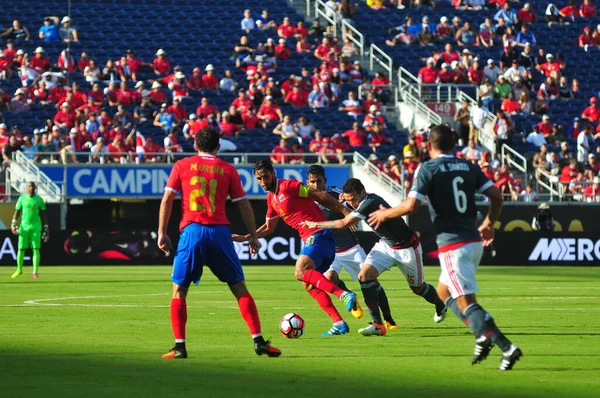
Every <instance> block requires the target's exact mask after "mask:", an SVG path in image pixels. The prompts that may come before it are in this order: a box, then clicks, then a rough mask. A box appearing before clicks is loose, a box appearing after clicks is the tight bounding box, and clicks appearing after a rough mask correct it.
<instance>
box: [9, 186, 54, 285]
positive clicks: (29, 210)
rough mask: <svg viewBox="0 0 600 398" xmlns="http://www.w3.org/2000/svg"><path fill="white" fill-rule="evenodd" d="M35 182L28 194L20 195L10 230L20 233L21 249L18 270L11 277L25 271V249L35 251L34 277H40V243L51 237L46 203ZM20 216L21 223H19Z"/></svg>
mask: <svg viewBox="0 0 600 398" xmlns="http://www.w3.org/2000/svg"><path fill="white" fill-rule="evenodd" d="M36 190H37V187H36V185H35V182H33V181H32V182H29V183H28V184H27V194H24V195H21V196H19V200H17V205H16V207H15V214H14V215H13V219H12V223H11V225H10V230H11V231H12V233H13V234H15V235H19V251H18V253H17V270H16V271H15V272H14V274H12V276H11V278H13V279H16V278H18V277H19V275H21V274H22V273H23V262H24V260H25V250H28V249H31V251H32V252H33V256H32V257H33V277H34V278H38V276H39V274H38V273H39V269H40V246H41V245H40V243H41V240H42V239H44V242H47V241H48V238H50V232H49V230H48V216H47V215H46V203H45V202H44V199H42V197H41V196H39V195H37V194H36ZM19 217H20V218H21V224H20V225H19V221H18V220H19Z"/></svg>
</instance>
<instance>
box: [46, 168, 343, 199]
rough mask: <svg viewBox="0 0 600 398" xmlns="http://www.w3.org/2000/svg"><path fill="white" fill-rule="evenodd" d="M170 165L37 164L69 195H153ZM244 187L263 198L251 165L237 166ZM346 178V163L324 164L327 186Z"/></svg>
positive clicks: (284, 171) (285, 173)
mask: <svg viewBox="0 0 600 398" xmlns="http://www.w3.org/2000/svg"><path fill="white" fill-rule="evenodd" d="M171 167H172V166H171V165H153V166H145V165H132V166H128V165H115V166H106V165H78V164H74V165H66V166H63V165H61V166H59V165H56V166H53V165H45V166H40V169H41V170H42V171H43V172H44V173H45V174H46V175H47V176H48V177H50V178H51V179H52V181H54V182H55V183H57V184H59V185H60V186H64V187H65V188H66V194H67V196H69V197H87V198H112V197H122V198H157V197H161V196H162V194H163V189H164V187H165V185H166V183H167V180H168V179H169V173H170V172H171ZM307 169H308V166H279V167H276V170H277V176H278V177H279V178H290V179H296V180H301V181H302V180H304V179H305V176H306V170H307ZM237 170H238V173H239V174H240V178H241V179H242V185H243V187H244V190H245V191H246V193H247V194H248V195H249V196H260V197H263V196H264V194H265V192H264V191H263V190H262V188H261V187H260V185H258V182H257V181H256V180H255V179H254V176H253V175H252V167H251V166H238V167H237ZM348 178H350V167H349V166H329V167H327V179H328V185H337V186H339V187H341V186H342V185H344V182H346V180H347V179H348Z"/></svg>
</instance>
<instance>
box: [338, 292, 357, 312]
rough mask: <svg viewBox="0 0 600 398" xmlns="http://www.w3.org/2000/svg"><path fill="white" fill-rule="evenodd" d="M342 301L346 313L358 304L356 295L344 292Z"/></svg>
mask: <svg viewBox="0 0 600 398" xmlns="http://www.w3.org/2000/svg"><path fill="white" fill-rule="evenodd" d="M340 300H342V302H343V303H344V305H345V306H346V311H348V312H350V311H352V309H353V308H354V305H355V304H356V293H354V292H344V294H342V295H341V296H340Z"/></svg>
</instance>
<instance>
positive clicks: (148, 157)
mask: <svg viewBox="0 0 600 398" xmlns="http://www.w3.org/2000/svg"><path fill="white" fill-rule="evenodd" d="M143 148H144V151H143V152H142V153H143V154H144V161H145V162H146V163H155V162H159V161H161V159H162V157H161V154H162V153H163V149H162V148H161V146H160V145H158V144H155V143H154V140H153V139H152V137H148V138H146V143H145V144H144V146H143Z"/></svg>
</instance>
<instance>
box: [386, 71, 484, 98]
mask: <svg viewBox="0 0 600 398" xmlns="http://www.w3.org/2000/svg"><path fill="white" fill-rule="evenodd" d="M398 82H399V84H400V82H401V84H402V85H403V86H409V85H411V86H415V87H416V88H417V89H418V90H415V93H418V95H419V98H420V99H421V100H423V101H427V102H457V101H459V98H460V92H461V91H462V92H466V93H470V92H473V93H475V95H474V97H475V99H476V100H478V99H479V93H478V91H477V86H476V85H474V84H454V83H432V84H426V83H421V82H420V81H419V79H418V78H417V77H415V75H413V74H412V73H410V72H409V71H408V70H406V69H404V68H403V67H399V68H398Z"/></svg>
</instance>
